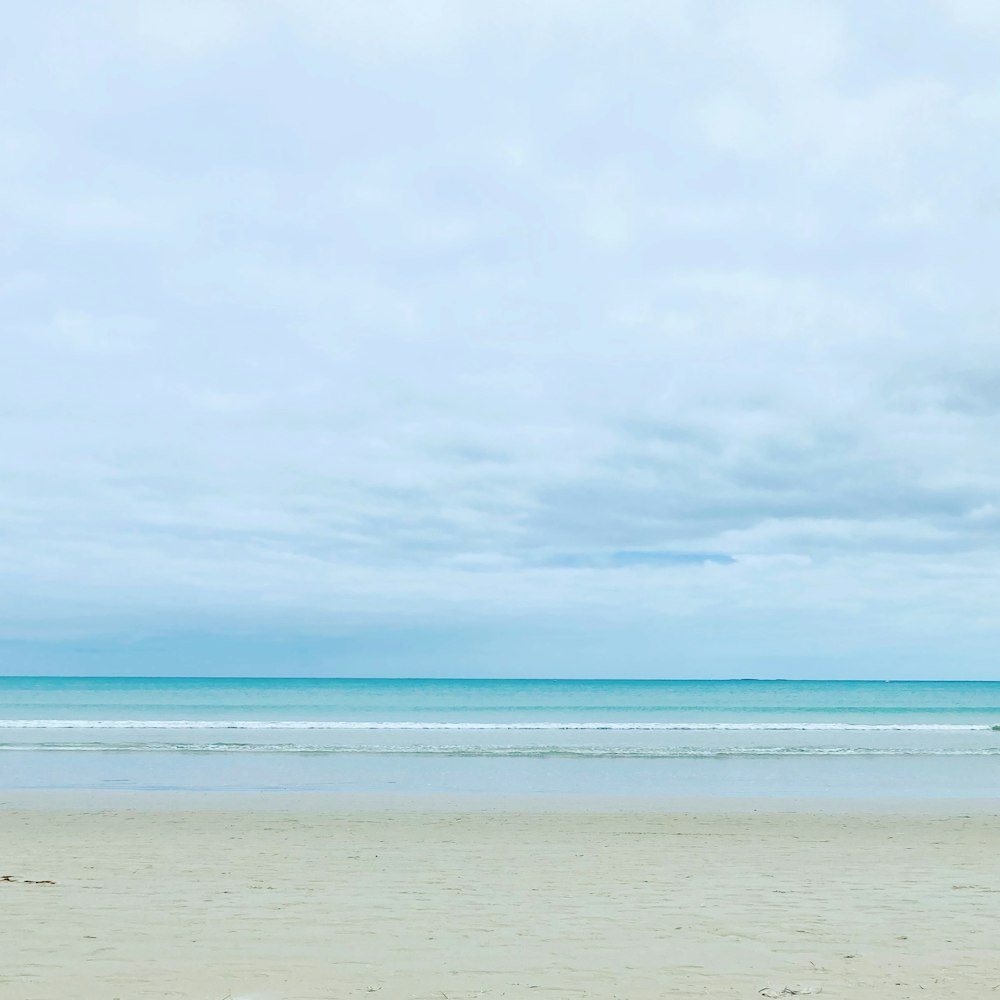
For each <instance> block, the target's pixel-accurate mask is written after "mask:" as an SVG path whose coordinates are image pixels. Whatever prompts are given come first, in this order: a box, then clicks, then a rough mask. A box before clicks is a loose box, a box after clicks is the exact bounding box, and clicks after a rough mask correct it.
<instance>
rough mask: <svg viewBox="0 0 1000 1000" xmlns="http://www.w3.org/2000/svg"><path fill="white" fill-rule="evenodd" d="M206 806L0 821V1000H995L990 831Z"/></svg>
mask: <svg viewBox="0 0 1000 1000" xmlns="http://www.w3.org/2000/svg"><path fill="white" fill-rule="evenodd" d="M213 802H214V804H212V805H210V806H209V807H200V808H194V809H192V808H187V807H185V806H184V805H183V804H181V805H176V804H175V805H174V806H172V807H171V808H169V809H165V808H162V807H160V808H149V807H145V806H143V807H141V808H131V809H129V808H114V809H90V810H82V809H78V808H72V809H71V808H68V807H66V806H65V805H61V806H57V807H53V806H52V805H51V804H50V805H49V806H48V807H45V806H40V805H38V804H37V803H36V804H29V805H25V804H24V803H23V802H22V803H19V804H14V805H12V804H9V803H8V804H7V805H5V806H3V807H2V809H0V851H2V859H3V860H2V863H0V865H2V871H0V874H2V875H7V876H10V880H9V881H2V882H0V997H2V998H3V1000H57V998H58V1000H64V998H74V1000H92V998H93V1000H114V998H120V1000H138V998H147V997H148V998H154V997H155V998H167V997H184V998H196V1000H224V998H228V997H232V998H233V1000H240V998H242V1000H249V998H254V1000H272V998H273V1000H279V998H280V1000H292V998H296V1000H298V998H301V1000H306V998H309V1000H320V998H322V1000H326V998H341V997H351V996H364V997H367V996H369V995H371V996H372V997H373V998H374V997H375V996H377V997H378V1000H395V998H411V997H413V998H416V997H420V998H429V1000H442V998H444V1000H464V998H471V997H512V998H516V997H531V998H535V1000H539V998H542V997H555V998H571V997H574V996H586V997H608V998H614V997H620V998H635V1000H642V998H653V997H657V998H659V997H669V996H685V997H692V996H693V997H697V996H711V997H747V998H755V997H758V996H759V995H760V994H761V991H766V990H768V989H770V991H771V992H770V994H768V993H767V992H765V993H764V995H765V996H766V995H781V991H782V990H784V989H799V988H802V990H803V991H807V990H810V989H811V990H812V991H814V992H818V991H820V990H821V991H822V995H823V996H824V997H830V998H835V997H852V998H867V997H879V998H910V997H913V998H915V997H921V998H924V997H926V998H930V997H936V996H938V997H939V996H952V995H955V996H958V995H961V996H965V997H990V996H994V997H995V996H1000V954H998V942H1000V822H998V820H997V818H996V817H995V816H990V815H988V814H986V813H979V814H972V815H967V816H957V815H952V816H949V815H943V814H940V812H939V813H938V814H936V815H933V814H932V815H920V814H919V810H918V811H917V812H916V813H914V812H913V811H912V810H911V814H910V815H894V816H893V815H879V814H877V813H875V812H872V811H871V810H869V811H867V812H851V811H839V812H832V813H825V814H820V813H815V812H810V811H808V809H806V810H805V811H803V810H801V809H800V810H799V811H794V812H782V813H778V812H757V813H751V812H749V811H746V810H740V811H738V812H734V813H727V812H725V811H724V810H723V811H718V810H716V811H711V812H702V813H700V814H685V813H677V812H669V811H666V812H657V811H650V810H648V809H646V810H642V811H635V810H628V809H624V810H623V809H617V810H598V811H576V808H575V807H574V808H569V809H567V808H556V809H553V810H551V811H548V810H546V809H543V808H537V807H536V808H534V809H531V810H511V809H506V810H500V811H489V810H484V809H480V808H474V807H470V806H465V807H461V806H454V807H451V808H434V809H427V808H421V807H410V808H400V809H393V810H386V809H362V808H357V807H355V806H350V805H345V804H344V802H343V801H341V802H340V803H338V802H337V801H336V800H326V804H325V805H323V804H320V805H318V806H317V805H313V806H310V807H298V806H294V805H291V806H288V807H282V808H269V809H267V810H265V811H260V810H252V809H250V808H247V807H245V806H244V805H243V804H240V805H238V806H237V807H233V806H232V805H229V806H228V807H227V806H226V805H225V800H221V801H215V800H213ZM345 810H346V811H345ZM45 880H52V881H53V882H54V883H55V884H48V883H47V881H45ZM785 995H786V996H790V995H792V994H791V993H786V994H785Z"/></svg>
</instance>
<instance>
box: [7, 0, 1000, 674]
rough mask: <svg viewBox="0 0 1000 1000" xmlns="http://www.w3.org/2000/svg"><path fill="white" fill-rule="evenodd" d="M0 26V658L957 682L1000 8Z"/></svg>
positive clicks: (990, 253)
mask: <svg viewBox="0 0 1000 1000" xmlns="http://www.w3.org/2000/svg"><path fill="white" fill-rule="evenodd" d="M7 17H8V22H9V23H8V24H7V28H6V30H5V32H4V37H3V39H2V40H0V46H2V47H3V50H4V51H3V52H2V57H0V216H2V218H0V254H2V267H0V344H2V358H0V413H2V419H0V671H2V672H5V673H13V674H17V673H61V672H68V673H125V674H143V673H154V674H163V673H178V674H200V673H205V674H268V673H273V674H278V675H298V674H303V675H308V674H312V675H315V674H331V675H352V676H360V675H441V676H610V677H656V676H663V677H741V676H761V677H769V676H785V677H941V678H951V677H955V678H958V677H969V678H995V679H1000V327H998V317H1000V310H998V306H1000V281H998V279H997V255H998V249H1000V247H998V239H997V237H998V229H1000V179H998V175H997V170H996V165H997V163H998V162H1000V58H998V55H1000V5H997V4H996V3H995V2H992V0H886V2H882V3H874V4H873V3H871V2H870V0H865V2H813V0H787V2H772V0H748V2H740V0H725V2H717V0H690V2H688V0H655V2H654V0H648V2H647V0H572V2H570V0H531V2H521V0H502V2H501V0H476V2H475V3H469V2H467V0H406V2H397V0H381V2H380V3H360V2H350V3H349V2H342V0H281V2H266V0H233V2H228V0H199V2H190V3H189V2H183V0H143V2H142V3H140V4H136V3H131V2H124V0H122V2H115V0H108V2H98V3H93V4H81V3H78V2H68V0H55V2H52V3H47V4H41V5H39V4H35V5H27V4H21V5H16V6H15V7H14V8H12V9H11V10H10V11H9V12H8V15H7Z"/></svg>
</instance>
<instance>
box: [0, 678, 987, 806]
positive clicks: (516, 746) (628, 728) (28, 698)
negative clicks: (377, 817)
mask: <svg viewBox="0 0 1000 1000" xmlns="http://www.w3.org/2000/svg"><path fill="white" fill-rule="evenodd" d="M998 778H1000V683H992V682H903V681H893V682H882V681H866V682H856V681H755V680H737V681H617V680H602V681H590V680H579V681H578V680H565V681H564V680H558V681H557V680H532V681H524V680H347V679H322V680H316V679H301V680H286V679H281V680H279V679H216V678H199V679H192V678H50V677H31V678H27V677H6V678H0V790H13V789H92V790H99V789H135V790H144V791H157V790H170V791H184V790H190V791H198V790H211V791H227V790H228V791H327V792H329V791H343V792H400V793H408V794H422V793H441V794H473V793H487V794H488V793H496V794H503V795H507V794H529V795H530V794H561V793H565V794H583V795H586V794H593V795H664V796H739V797H747V798H756V797H774V796H794V797H802V796H807V797H809V796H816V797H836V798H880V797H885V798H899V797H913V798H917V797H935V798H945V797H953V798H970V799H971V798H984V797H989V798H992V797H994V796H995V795H997V794H998V792H1000V780H998Z"/></svg>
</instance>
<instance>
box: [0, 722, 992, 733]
mask: <svg viewBox="0 0 1000 1000" xmlns="http://www.w3.org/2000/svg"><path fill="white" fill-rule="evenodd" d="M0 729H161V730H196V729H230V730H232V729H253V730H299V731H307V730H348V731H389V732H414V731H417V732H421V731H427V732H437V731H444V732H452V731H454V732H508V731H509V732H545V731H563V732H578V731H602V730H607V731H612V732H716V731H718V732H818V733H823V732H870V733H878V732H934V733H966V732H984V731H988V730H991V729H1000V726H995V725H989V724H958V723H942V722H926V723H924V722H921V723H903V722H899V723H895V722H886V723H867V722H358V721H334V720H325V719H318V720H317V719H303V720H297V721H287V720H274V719H0Z"/></svg>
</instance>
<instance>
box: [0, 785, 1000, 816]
mask: <svg viewBox="0 0 1000 1000" xmlns="http://www.w3.org/2000/svg"><path fill="white" fill-rule="evenodd" d="M7 810H44V811H53V810H55V811H65V812H82V813H86V812H95V811H100V812H105V811H108V810H114V811H128V812H140V813H142V812H151V813H161V812H188V811H190V812H232V813H240V812H251V813H254V812H285V813H287V812H290V813H304V814H311V813H320V814H322V813H331V814H350V813H355V812H357V813H369V812H371V813H394V812H405V813H422V812H426V813H458V814H476V813H487V814H488V813H525V814H546V813H555V814H563V813H580V814H588V813H593V814H597V815H601V814H615V813H636V814H647V815H648V814H652V815H664V816H682V815H683V816H701V815H705V816H750V815H755V814H776V815H781V814H795V815H816V816H838V815H854V814H857V815H868V816H886V817H892V816H929V817H941V816H956V817H961V816H997V817H1000V797H997V796H981V797H977V798H946V797H938V796H934V797H931V796H919V797H918V796H898V797H876V796H854V797H849V798H844V797H828V796H823V795H815V796H801V795H796V796H728V795H702V796H674V795H643V794H632V795H605V794H592V795H580V794H573V793H555V794H554V793H525V794H498V793H493V792H469V793H461V794H456V793H450V792H426V793H419V794H414V793H412V792H329V791H277V790H262V791H218V790H211V791H198V790H184V791H172V790H164V791H148V790H141V789H97V790H92V789H0V812H2V811H7Z"/></svg>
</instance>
